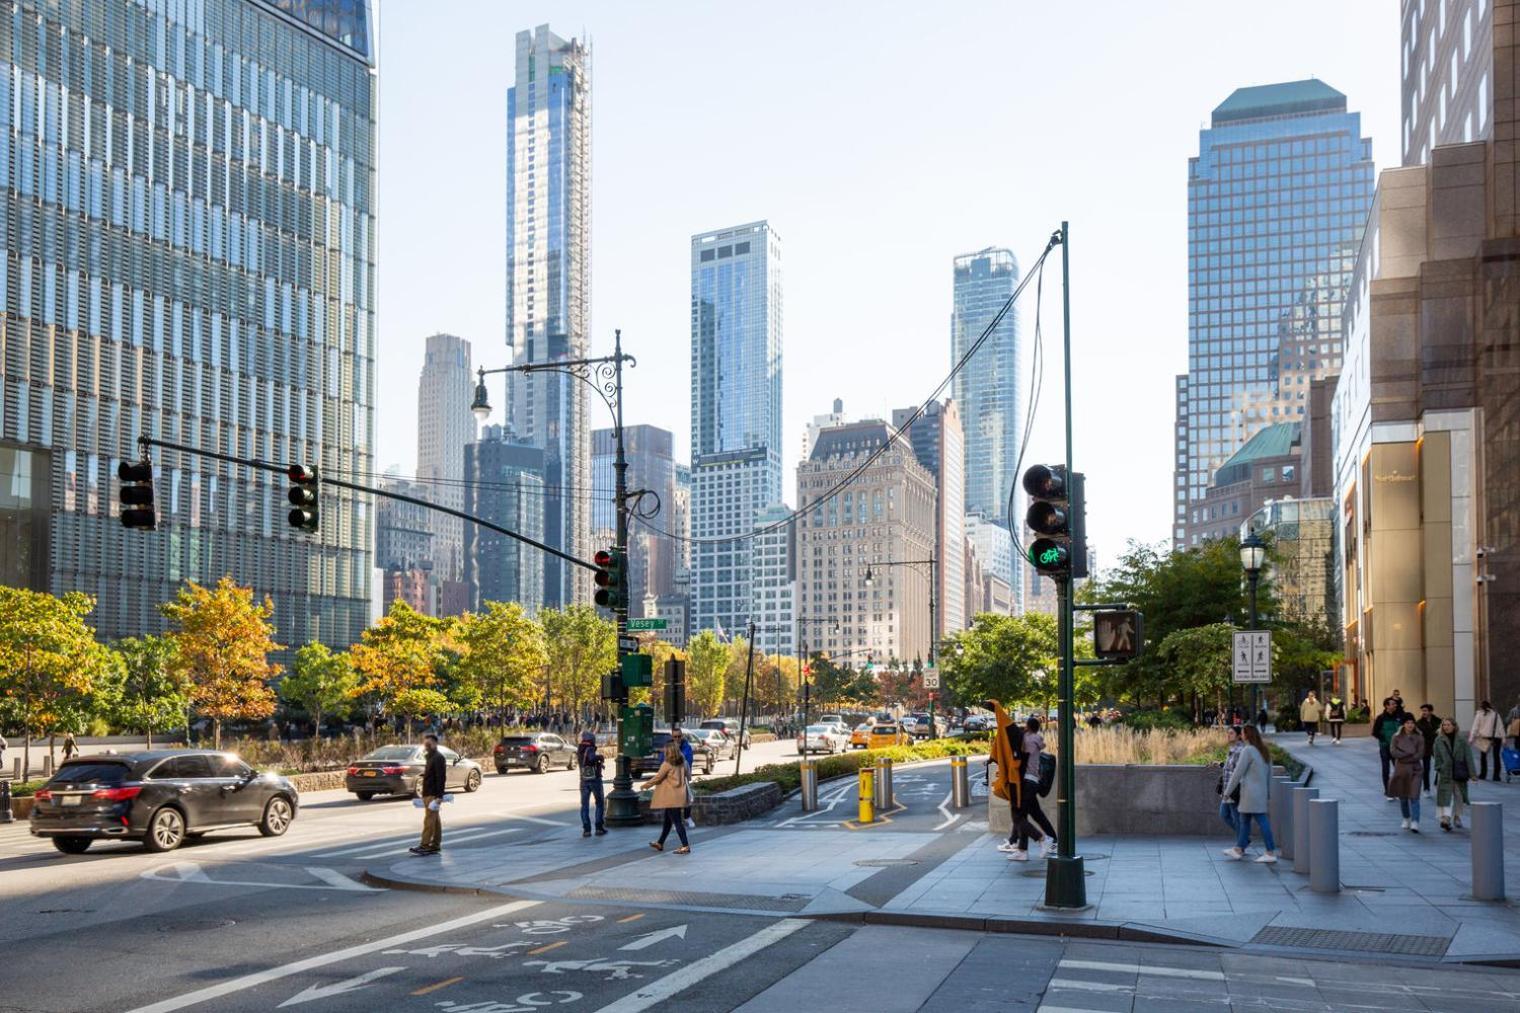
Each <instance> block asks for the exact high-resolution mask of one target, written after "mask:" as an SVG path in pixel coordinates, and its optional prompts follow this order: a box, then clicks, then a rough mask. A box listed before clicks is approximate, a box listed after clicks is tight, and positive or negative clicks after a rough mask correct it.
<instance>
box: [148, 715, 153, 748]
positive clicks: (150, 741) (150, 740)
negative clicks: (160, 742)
mask: <svg viewBox="0 0 1520 1013" xmlns="http://www.w3.org/2000/svg"><path fill="white" fill-rule="evenodd" d="M148 748H149V749H152V748H153V722H151V721H149V722H148Z"/></svg>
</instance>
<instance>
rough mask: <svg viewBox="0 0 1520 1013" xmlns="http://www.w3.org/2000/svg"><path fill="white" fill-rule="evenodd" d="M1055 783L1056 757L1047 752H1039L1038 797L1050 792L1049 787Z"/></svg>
mask: <svg viewBox="0 0 1520 1013" xmlns="http://www.w3.org/2000/svg"><path fill="white" fill-rule="evenodd" d="M1055 783H1056V758H1055V757H1054V756H1051V755H1050V754H1049V753H1041V754H1040V787H1039V789H1038V790H1039V793H1040V797H1041V798H1044V797H1045V796H1046V795H1049V794H1050V789H1051V788H1053V787H1055Z"/></svg>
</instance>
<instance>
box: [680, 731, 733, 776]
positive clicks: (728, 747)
mask: <svg viewBox="0 0 1520 1013" xmlns="http://www.w3.org/2000/svg"><path fill="white" fill-rule="evenodd" d="M686 737H687V738H688V739H690V740H691V748H692V749H693V750H696V751H698V752H702V751H704V750H705V751H706V752H708V753H710V754H711V755H712V761H713V762H714V763H716V762H717V761H718V760H731V759H733V756H734V744H733V743H732V742H730V741H729V740H728V736H727V735H724V734H723V733H722V732H720V731H718V730H717V729H716V728H688V729H687V730H686ZM707 773H709V774H711V773H712V767H710V766H709V767H708V768H707Z"/></svg>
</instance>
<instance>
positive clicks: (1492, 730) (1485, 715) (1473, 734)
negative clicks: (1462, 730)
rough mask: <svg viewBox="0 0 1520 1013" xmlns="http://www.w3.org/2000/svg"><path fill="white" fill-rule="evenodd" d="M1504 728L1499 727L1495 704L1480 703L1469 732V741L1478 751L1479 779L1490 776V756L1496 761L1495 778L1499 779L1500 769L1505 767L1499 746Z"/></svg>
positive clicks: (1500, 778) (1501, 742)
mask: <svg viewBox="0 0 1520 1013" xmlns="http://www.w3.org/2000/svg"><path fill="white" fill-rule="evenodd" d="M1502 734H1503V729H1501V728H1500V727H1499V712H1498V711H1496V710H1494V708H1493V705H1492V704H1490V703H1489V702H1488V701H1487V700H1484V701H1483V702H1482V703H1480V704H1479V705H1478V712H1477V713H1476V714H1474V715H1473V723H1472V728H1470V729H1469V730H1468V732H1467V741H1468V742H1470V743H1471V744H1472V746H1473V748H1474V749H1476V750H1477V751H1478V780H1480V781H1482V780H1484V779H1485V778H1487V777H1488V761H1489V757H1490V756H1492V757H1493V761H1494V780H1495V781H1499V780H1502V779H1503V778H1502V777H1501V774H1500V771H1501V770H1502V769H1503V767H1504V761H1503V760H1501V759H1500V758H1499V747H1500V746H1501V745H1502V744H1503V742H1504V740H1503V739H1502V738H1500V736H1501V735H1502Z"/></svg>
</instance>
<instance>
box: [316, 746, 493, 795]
mask: <svg viewBox="0 0 1520 1013" xmlns="http://www.w3.org/2000/svg"><path fill="white" fill-rule="evenodd" d="M438 752H440V753H442V754H443V759H444V763H445V764H447V769H448V786H449V787H450V788H463V789H464V790H465V791H474V790H475V789H477V788H479V787H480V777H481V770H480V764H478V763H476V762H475V761H474V760H470V759H466V758H465V757H463V756H460V755H459V754H458V753H456V752H454V751H453V750H452V749H450V748H448V747H447V746H439V747H438ZM426 753H427V750H425V749H424V748H423V747H422V746H420V745H405V746H381V747H380V748H379V749H373V750H370V751H369V752H368V753H365V754H364V755H363V756H361V757H359V759H357V760H355V761H354V762H353V763H352V764H350V765H349V768H348V770H347V771H346V772H345V775H344V778H343V786H344V787H345V788H347V789H348V790H349V791H351V792H353V793H354V794H355V795H357V796H358V798H359V801H360V802H368V801H369V800H370V799H372V798H374V797H375V796H376V795H415V794H417V791H418V789H419V788H420V787H421V785H422V770H423V766H424V765H425V764H426V762H427V756H426Z"/></svg>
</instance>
